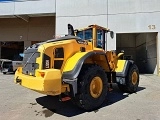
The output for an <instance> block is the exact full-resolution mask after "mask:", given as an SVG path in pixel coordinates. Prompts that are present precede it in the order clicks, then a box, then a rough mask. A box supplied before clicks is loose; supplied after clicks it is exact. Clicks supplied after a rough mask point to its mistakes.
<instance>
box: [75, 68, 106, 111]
mask: <svg viewBox="0 0 160 120" xmlns="http://www.w3.org/2000/svg"><path fill="white" fill-rule="evenodd" d="M107 84H108V81H107V75H106V74H105V71H104V70H103V69H102V68H101V67H100V66H97V65H84V66H83V67H82V69H81V72H80V74H79V76H78V93H77V94H76V96H75V98H74V102H75V103H76V105H78V106H79V107H80V108H83V109H85V110H93V109H96V108H98V107H100V105H101V104H102V103H103V102H104V100H105V97H106V95H107V91H108V86H107ZM93 86H94V87H93Z"/></svg>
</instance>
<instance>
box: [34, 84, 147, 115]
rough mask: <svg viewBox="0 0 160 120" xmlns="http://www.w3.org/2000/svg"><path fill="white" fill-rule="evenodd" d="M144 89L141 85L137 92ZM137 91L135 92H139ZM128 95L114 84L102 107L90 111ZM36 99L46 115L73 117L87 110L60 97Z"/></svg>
mask: <svg viewBox="0 0 160 120" xmlns="http://www.w3.org/2000/svg"><path fill="white" fill-rule="evenodd" d="M144 89H145V88H144V87H139V88H138V91H137V93H138V92H139V91H142V90H144ZM137 93H133V94H137ZM128 95H129V94H124V93H122V92H121V91H120V90H119V89H118V87H117V86H116V85H114V86H113V90H112V91H111V92H108V95H107V97H106V100H105V101H104V103H103V104H102V105H101V107H100V108H99V109H97V110H94V111H90V112H98V111H99V110H100V109H101V108H103V107H107V106H109V105H112V104H114V103H116V102H118V101H120V100H123V99H124V98H126V97H128ZM36 101H37V103H38V104H40V105H41V106H42V108H43V109H44V111H42V113H43V114H44V115H45V117H50V116H52V115H53V114H54V113H56V114H60V115H63V116H66V117H72V116H76V115H79V114H82V113H85V112H86V111H85V110H83V109H80V108H78V107H77V106H76V105H74V104H73V103H72V102H71V101H66V102H60V101H59V98H58V97H52V96H43V97H39V98H37V99H36Z"/></svg>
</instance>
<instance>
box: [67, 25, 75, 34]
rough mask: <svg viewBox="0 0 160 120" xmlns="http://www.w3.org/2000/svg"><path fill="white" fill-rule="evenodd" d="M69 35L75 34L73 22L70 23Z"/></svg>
mask: <svg viewBox="0 0 160 120" xmlns="http://www.w3.org/2000/svg"><path fill="white" fill-rule="evenodd" d="M68 35H72V36H75V35H74V29H73V26H72V25H71V24H68Z"/></svg>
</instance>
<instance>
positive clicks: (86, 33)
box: [76, 28, 92, 42]
mask: <svg viewBox="0 0 160 120" xmlns="http://www.w3.org/2000/svg"><path fill="white" fill-rule="evenodd" d="M76 35H77V36H78V37H80V38H81V39H82V40H87V41H89V42H91V41H92V28H90V29H86V30H82V31H77V32H76Z"/></svg>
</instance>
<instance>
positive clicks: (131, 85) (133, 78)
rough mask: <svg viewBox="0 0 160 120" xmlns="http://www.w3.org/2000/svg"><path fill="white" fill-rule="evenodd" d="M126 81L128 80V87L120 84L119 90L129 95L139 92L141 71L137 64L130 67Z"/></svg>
mask: <svg viewBox="0 0 160 120" xmlns="http://www.w3.org/2000/svg"><path fill="white" fill-rule="evenodd" d="M125 80H126V85H121V84H118V87H119V89H120V90H121V91H122V92H127V93H135V92H137V89H138V85H139V70H138V67H137V66H136V65H135V64H133V65H131V66H130V68H129V71H128V74H127V76H126V78H125Z"/></svg>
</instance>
